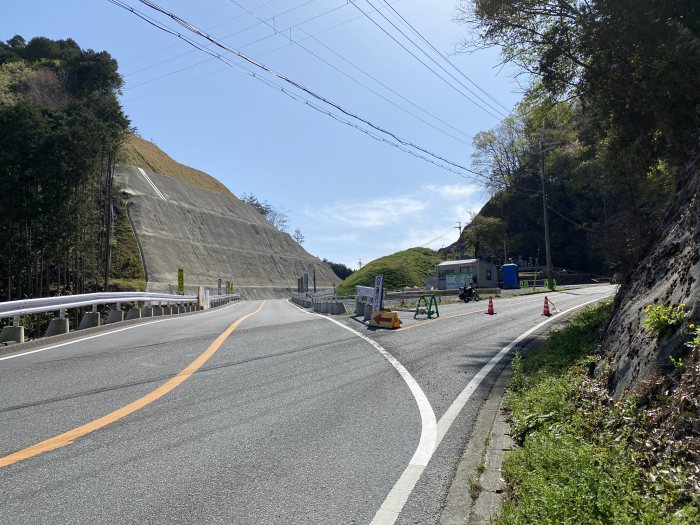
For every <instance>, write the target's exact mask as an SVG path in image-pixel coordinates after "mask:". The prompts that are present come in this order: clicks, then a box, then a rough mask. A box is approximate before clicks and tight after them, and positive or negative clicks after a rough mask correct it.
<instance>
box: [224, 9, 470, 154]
mask: <svg viewBox="0 0 700 525" xmlns="http://www.w3.org/2000/svg"><path fill="white" fill-rule="evenodd" d="M231 2H232V3H234V4H236V5H237V6H238V7H240V8H241V9H243V10H245V11H247V12H248V13H249V14H250V15H251V16H253V17H255V18H257V19H258V20H260V21H261V22H262V23H264V24H266V25H267V26H268V27H269V28H270V29H272V30H274V31H276V30H275V28H274V27H273V26H272V25H270V23H269V22H267V21H265V20H263V19H262V18H260V17H259V16H258V15H256V14H254V13H253V12H251V11H250V10H248V9H247V8H246V7H244V6H243V5H241V4H240V3H238V2H237V1H236V0H231ZM302 31H303V32H304V33H306V31H304V30H303V29H302ZM306 34H308V33H306ZM283 36H284V35H283ZM285 38H287V37H286V36H285ZM312 38H313V37H312ZM289 41H290V42H292V43H294V44H295V45H297V46H299V47H300V48H301V49H303V50H304V51H306V52H307V53H309V54H310V55H311V56H313V57H314V58H316V59H317V60H320V61H321V62H323V63H324V64H326V65H327V66H328V67H330V68H331V69H333V70H334V71H337V72H338V73H340V74H341V75H343V76H345V77H346V78H348V79H349V80H351V81H352V82H354V83H355V84H357V85H359V86H361V87H363V88H364V89H366V90H367V91H369V92H370V93H372V94H374V95H376V96H378V97H379V98H381V99H382V100H384V101H385V102H388V103H389V104H391V105H392V106H394V107H396V108H398V109H400V110H401V111H403V112H404V113H406V114H408V115H410V116H412V117H413V118H415V119H417V120H419V121H420V122H422V123H423V124H426V125H428V126H430V127H431V128H433V129H434V130H436V131H438V132H440V133H442V134H443V135H445V136H447V137H450V138H451V139H454V140H456V141H458V142H461V143H462V144H465V145H467V146H470V145H471V144H470V143H469V142H466V141H464V140H463V139H461V138H459V137H456V136H454V135H453V134H451V133H449V132H447V131H445V130H443V129H441V128H439V127H437V126H436V125H434V124H433V123H431V122H428V121H427V120H425V119H424V118H422V117H419V116H418V115H416V114H415V113H413V112H411V111H409V110H408V109H406V108H404V107H403V106H400V105H399V104H397V103H396V102H394V101H393V100H390V99H389V98H387V97H385V96H384V95H382V94H381V93H379V92H378V91H376V90H374V89H372V88H371V87H369V86H368V85H366V84H364V83H363V82H361V81H360V80H358V79H356V78H355V77H353V76H352V75H350V74H348V73H346V72H345V71H343V70H342V69H340V68H338V67H337V66H335V65H334V64H332V63H330V62H329V61H328V60H326V59H325V58H323V57H322V56H319V55H318V54H317V53H315V52H314V51H312V50H311V49H309V48H308V47H306V46H304V45H303V44H300V43H299V42H298V41H296V40H294V39H293V38H292V37H291V35H290V36H289ZM316 41H318V40H317V39H316ZM327 49H330V48H328V47H327ZM331 51H332V50H331ZM334 53H335V52H334ZM336 55H338V54H337V53H336ZM338 56H340V55H338ZM346 62H348V63H350V64H351V65H353V64H352V63H351V62H350V61H348V60H346ZM357 69H359V68H357ZM370 77H371V76H370ZM371 78H374V77H371ZM375 81H376V79H375Z"/></svg>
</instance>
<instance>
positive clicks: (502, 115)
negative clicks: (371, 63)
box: [348, 0, 507, 120]
mask: <svg viewBox="0 0 700 525" xmlns="http://www.w3.org/2000/svg"><path fill="white" fill-rule="evenodd" d="M348 1H349V2H350V3H351V4H352V5H353V6H355V8H356V9H357V10H358V11H360V12H361V13H362V14H363V15H364V16H365V17H366V18H367V19H368V20H369V21H371V22H372V23H373V24H374V25H375V26H377V27H378V28H379V29H380V30H381V31H382V32H383V33H384V34H386V35H387V36H388V37H389V38H391V39H392V40H393V41H394V42H396V43H397V44H398V45H399V46H400V47H401V48H402V49H403V50H404V51H406V52H407V53H408V54H409V55H411V56H412V57H413V58H415V59H416V60H417V61H418V62H420V63H421V64H423V66H425V67H426V68H427V69H428V70H429V71H431V72H432V73H433V74H434V75H435V76H436V77H437V78H439V79H440V80H442V81H443V82H444V83H445V84H447V85H448V86H450V87H451V88H452V89H454V90H455V91H456V92H457V93H459V94H460V95H462V96H463V97H464V98H466V99H467V100H468V101H469V102H471V103H472V104H474V105H475V106H476V107H478V108H479V109H481V110H482V111H484V112H486V113H488V114H489V115H491V116H492V117H493V118H495V119H496V120H501V119H502V118H506V117H507V115H506V114H505V113H503V112H502V111H501V110H499V109H498V108H495V107H493V106H492V105H491V104H489V103H488V102H485V101H484V100H483V99H482V98H481V97H479V95H478V94H476V93H474V91H473V90H471V89H470V88H469V87H467V86H466V85H464V83H463V82H461V81H460V80H459V79H457V78H456V77H455V76H454V75H452V73H450V72H449V71H447V70H446V69H445V68H444V67H443V66H442V65H441V64H439V63H438V62H437V61H436V60H435V59H434V58H432V57H431V56H430V55H429V54H428V53H427V52H426V51H425V50H423V48H422V47H420V46H419V45H418V44H416V43H415V42H414V41H413V40H412V39H411V38H410V37H409V36H408V35H406V33H404V32H403V31H402V30H401V29H400V28H398V27H397V26H396V24H394V23H393V22H392V21H391V20H389V19H388V18H387V17H386V15H384V13H381V12H378V11H377V8H376V7H375V6H374V4H372V2H370V1H369V0H365V2H367V3H368V4H369V5H370V6H372V8H374V10H375V11H376V12H378V14H379V15H380V16H382V18H384V19H385V20H386V21H387V22H389V24H391V25H392V26H393V27H394V28H395V29H396V30H397V31H398V32H399V33H401V34H402V35H403V36H404V37H405V38H406V39H407V40H408V41H409V42H411V44H413V45H414V46H415V47H416V48H418V50H419V51H421V53H423V54H424V55H426V56H427V57H428V58H429V59H430V60H431V61H432V62H434V63H435V64H436V65H437V66H438V67H439V68H441V69H442V70H443V71H445V72H446V73H447V74H448V75H449V76H450V77H452V78H453V79H454V80H455V81H456V82H457V83H458V84H460V85H461V86H462V87H463V88H464V89H466V90H467V91H468V92H469V93H471V95H472V96H474V97H475V98H478V99H479V100H481V101H482V102H483V103H484V104H486V105H487V106H489V108H490V109H487V108H486V107H484V106H483V105H481V104H479V102H477V101H476V100H474V99H473V98H471V97H470V96H469V95H467V94H466V93H464V91H462V90H461V89H459V88H458V87H456V86H455V85H454V84H452V83H451V82H450V81H448V80H447V79H446V78H445V77H444V76H442V75H441V74H440V73H438V72H437V71H435V69H433V68H432V67H431V66H430V65H429V64H426V63H425V62H424V61H423V60H422V59H421V58H420V57H418V56H417V55H416V54H415V53H414V52H413V51H411V50H410V49H408V48H407V47H406V46H405V45H404V44H403V43H401V42H400V41H399V40H398V39H397V38H396V37H395V36H394V35H392V34H391V33H390V32H389V31H387V30H386V29H385V28H384V27H383V26H382V25H381V24H380V23H379V22H377V21H376V20H375V19H374V18H372V17H371V16H369V13H367V12H366V11H365V10H364V9H362V8H361V7H360V6H359V5H357V0H348Z"/></svg>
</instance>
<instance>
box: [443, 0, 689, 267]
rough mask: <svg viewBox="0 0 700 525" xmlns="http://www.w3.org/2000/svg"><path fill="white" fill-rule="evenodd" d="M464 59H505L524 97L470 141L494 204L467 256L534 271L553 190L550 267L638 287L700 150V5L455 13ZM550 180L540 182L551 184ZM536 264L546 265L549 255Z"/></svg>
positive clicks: (513, 5) (539, 3) (468, 236)
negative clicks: (526, 264) (480, 55)
mask: <svg viewBox="0 0 700 525" xmlns="http://www.w3.org/2000/svg"><path fill="white" fill-rule="evenodd" d="M457 10H458V14H457V21H458V22H460V23H462V24H464V26H465V39H464V41H463V45H462V51H464V52H465V53H468V52H471V51H474V50H477V49H482V48H489V47H498V48H500V49H501V50H502V59H503V62H504V63H510V64H512V65H514V66H515V67H516V68H517V70H518V75H519V76H518V78H519V80H520V81H521V82H523V84H525V85H526V91H525V93H524V97H523V99H522V101H521V102H520V104H519V105H518V107H517V108H516V110H515V111H514V112H513V113H512V114H510V115H508V116H507V117H505V118H504V119H503V120H502V121H501V123H500V124H499V125H498V126H496V127H494V128H493V129H489V130H484V131H482V132H480V133H478V134H477V135H476V136H475V138H474V153H473V155H472V159H473V162H472V167H473V169H474V170H475V171H477V172H478V173H479V174H480V176H479V178H478V180H479V181H480V183H482V184H484V185H485V186H486V188H487V189H489V190H490V191H491V192H492V194H493V197H492V199H491V200H490V201H489V202H488V203H487V204H486V205H485V206H484V207H483V208H482V209H481V211H480V212H479V214H478V216H477V217H476V218H475V219H474V220H473V221H472V223H471V224H469V225H468V226H467V227H465V229H464V231H463V234H462V238H461V239H460V241H459V242H458V243H455V244H454V245H452V246H450V247H449V248H448V249H447V250H446V251H451V252H454V251H455V250H456V249H457V248H458V247H459V246H461V247H464V248H466V249H467V250H468V252H469V253H477V254H482V255H492V256H495V257H499V258H500V257H502V256H503V254H504V241H505V243H506V248H507V253H508V255H509V256H511V257H517V256H518V255H522V256H523V257H525V258H527V257H528V256H530V257H535V256H537V254H538V249H539V248H542V247H543V244H542V241H543V239H542V232H543V213H542V191H543V186H545V185H546V192H547V204H548V208H549V223H550V234H551V245H552V254H553V260H554V264H555V265H556V266H557V267H563V268H572V269H576V270H579V271H585V272H589V273H594V274H600V275H611V274H612V273H614V272H623V273H625V274H629V272H630V270H631V269H632V268H634V266H635V265H636V263H637V262H638V261H639V259H640V258H641V257H644V256H645V255H646V254H648V253H649V244H650V241H655V240H656V236H657V233H658V228H659V226H660V225H661V224H662V222H663V217H664V210H665V209H666V208H667V206H668V204H669V202H671V201H672V200H674V199H679V198H680V199H685V200H686V202H689V201H690V199H691V197H692V194H691V193H690V192H683V191H680V188H681V187H682V186H683V185H684V184H685V183H686V182H687V180H686V179H687V177H688V176H687V174H684V172H683V167H684V166H685V164H686V163H687V162H688V161H689V160H690V159H692V158H693V152H694V150H695V149H696V148H697V146H698V139H699V138H700V134H699V132H700V10H699V9H698V2H688V1H685V2H679V1H672V2H661V1H658V0H615V1H609V0H593V1H581V0H459V1H458V2H457ZM543 179H544V181H543ZM539 257H540V259H543V258H544V254H543V253H540V255H539Z"/></svg>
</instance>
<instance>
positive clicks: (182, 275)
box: [177, 266, 185, 295]
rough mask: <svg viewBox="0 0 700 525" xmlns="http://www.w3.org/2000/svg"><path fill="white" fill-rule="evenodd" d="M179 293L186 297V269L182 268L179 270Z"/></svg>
mask: <svg viewBox="0 0 700 525" xmlns="http://www.w3.org/2000/svg"><path fill="white" fill-rule="evenodd" d="M177 293H178V294H179V295H185V269H184V268H183V267H182V266H180V268H178V269H177Z"/></svg>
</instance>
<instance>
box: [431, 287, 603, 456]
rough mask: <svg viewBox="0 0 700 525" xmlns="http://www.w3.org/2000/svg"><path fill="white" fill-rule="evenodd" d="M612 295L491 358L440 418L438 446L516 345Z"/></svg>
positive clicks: (549, 320) (506, 347)
mask: <svg viewBox="0 0 700 525" xmlns="http://www.w3.org/2000/svg"><path fill="white" fill-rule="evenodd" d="M610 295H612V294H608V295H606V296H604V297H598V298H596V299H592V300H590V301H587V302H585V303H583V304H580V305H578V306H574V307H572V308H569V309H568V310H564V311H563V312H561V313H559V314H557V315H554V316H552V317H549V318H547V319H545V320H544V321H542V322H541V323H539V324H537V325H535V326H533V327H532V328H530V329H529V330H528V331H527V332H525V333H523V334H521V335H520V336H518V337H517V338H516V339H514V340H513V341H512V342H511V343H509V344H508V345H506V346H505V347H503V349H501V351H500V352H498V353H497V354H496V355H495V356H493V357H492V358H491V360H490V361H489V362H488V363H486V364H485V365H484V366H483V368H482V369H481V370H479V372H478V373H477V374H476V375H475V376H474V377H473V378H472V379H471V381H469V383H468V384H467V386H466V387H464V390H462V391H461V392H460V393H459V395H458V396H457V398H456V399H455V400H454V401H453V402H452V404H451V405H450V407H449V408H448V409H447V410H446V411H445V413H444V414H443V415H442V417H441V418H440V421H438V439H437V443H436V446H437V445H439V444H440V442H442V438H444V437H445V434H447V431H448V430H449V429H450V427H451V426H452V423H454V420H455V419H456V418H457V416H458V415H459V413H460V412H461V411H462V408H464V405H466V404H467V401H469V398H470V397H471V396H472V394H473V393H474V392H475V391H476V389H477V388H479V385H480V384H481V382H482V381H483V380H484V378H486V376H487V375H488V374H489V372H490V371H491V370H492V369H493V367H494V366H496V365H497V364H498V362H499V361H500V360H501V359H503V356H505V355H506V354H507V353H508V352H510V351H511V350H512V349H513V347H514V346H515V345H517V344H518V343H519V342H520V341H522V340H523V339H525V338H526V337H527V336H529V335H530V334H532V333H533V332H535V331H536V330H538V329H540V328H542V327H543V326H544V325H546V324H547V323H551V322H552V321H554V320H555V319H558V318H559V317H560V316H561V315H563V314H566V313H568V312H573V311H574V310H578V309H579V308H583V307H584V306H588V305H589V304H592V303H595V302H598V301H600V300H602V299H605V298H606V297H610Z"/></svg>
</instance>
